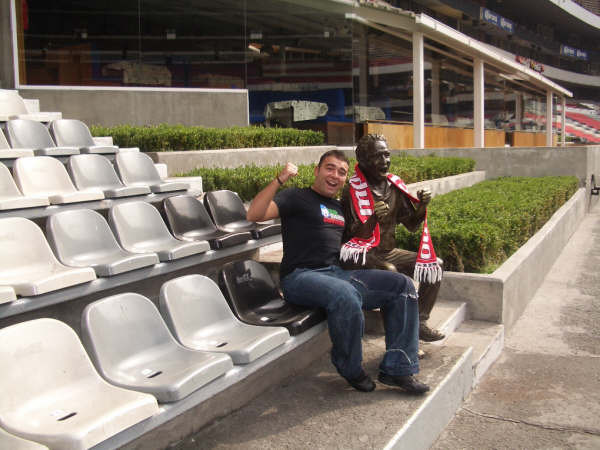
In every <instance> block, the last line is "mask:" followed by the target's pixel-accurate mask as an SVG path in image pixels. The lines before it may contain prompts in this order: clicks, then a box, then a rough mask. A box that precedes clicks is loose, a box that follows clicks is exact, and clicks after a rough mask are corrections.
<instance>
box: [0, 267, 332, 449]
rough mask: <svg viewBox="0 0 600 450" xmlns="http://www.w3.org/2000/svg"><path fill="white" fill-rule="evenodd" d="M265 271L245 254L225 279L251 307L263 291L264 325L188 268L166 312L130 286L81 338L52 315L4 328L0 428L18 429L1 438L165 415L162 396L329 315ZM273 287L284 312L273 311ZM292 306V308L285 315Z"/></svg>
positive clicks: (68, 443)
mask: <svg viewBox="0 0 600 450" xmlns="http://www.w3.org/2000/svg"><path fill="white" fill-rule="evenodd" d="M261 270H262V272H261ZM265 272H266V269H265V268H264V267H263V266H261V265H260V264H259V263H257V262H255V261H240V262H236V263H230V264H228V265H227V266H226V267H225V268H224V269H223V271H222V276H221V278H220V280H221V281H222V282H223V283H224V285H225V286H226V287H227V289H226V291H225V292H226V293H227V295H228V296H230V297H231V296H232V295H233V296H238V297H241V298H234V299H233V302H237V303H238V304H240V305H245V306H244V307H247V306H248V305H253V301H254V299H256V298H261V299H262V305H261V306H259V307H258V308H257V309H256V310H255V313H256V315H257V317H258V323H257V322H250V323H249V322H248V320H246V318H245V317H247V316H242V317H240V316H239V315H238V314H237V312H236V309H233V310H232V309H230V307H228V302H229V303H230V304H231V302H232V298H229V299H225V297H224V296H223V293H222V291H221V289H219V287H218V285H217V284H216V283H215V282H214V281H212V280H211V279H210V278H207V277H205V276H202V275H186V276H183V277H179V278H175V279H172V280H169V281H167V282H166V283H164V284H163V285H162V287H161V289H160V295H159V306H160V311H159V309H158V308H157V307H156V306H155V305H154V304H153V303H152V302H151V301H150V300H149V299H148V298H146V297H144V296H142V295H139V294H136V293H130V292H127V293H122V294H118V295H114V296H111V297H106V298H103V299H100V300H97V301H95V302H93V303H90V304H89V305H88V306H87V307H86V308H85V309H84V311H83V314H82V319H81V324H82V325H81V336H82V339H81V340H79V338H78V336H77V334H76V333H75V331H74V330H73V329H72V328H70V327H69V326H68V325H66V324H65V323H63V322H61V321H58V320H55V319H50V318H42V319H34V320H30V321H25V322H21V323H18V324H15V325H11V326H8V327H5V328H3V329H1V330H0V364H1V365H2V367H3V370H2V371H0V388H1V389H2V390H3V392H4V394H3V395H2V396H0V419H1V421H0V428H3V429H4V430H5V431H6V432H8V433H11V434H12V436H11V435H9V434H6V433H0V446H1V447H2V448H17V449H20V448H43V447H42V446H41V445H45V446H48V447H50V448H53V449H67V448H68V449H83V448H89V447H91V446H93V445H95V444H97V443H99V442H102V441H103V440H105V439H108V438H109V437H110V436H112V435H114V434H116V433H118V432H120V431H122V430H124V429H126V428H128V427H130V426H132V425H134V424H135V423H138V422H140V421H143V420H145V419H147V418H149V417H151V416H154V415H156V414H160V413H161V412H162V410H161V409H159V408H158V404H157V403H170V402H177V401H180V400H182V399H184V398H185V397H187V396H189V395H190V394H192V393H193V392H195V391H197V390H199V389H201V388H202V387H203V386H205V385H207V384H208V383H210V382H211V381H213V380H215V379H217V378H219V377H221V376H223V375H224V374H226V373H227V372H228V371H229V370H230V369H232V367H233V365H245V364H249V363H251V362H253V361H255V360H257V359H258V358H260V357H261V356H263V355H265V354H267V353H268V352H270V351H272V350H274V349H276V348H277V347H279V346H281V345H283V344H284V343H285V342H286V341H287V340H288V339H289V337H290V334H292V335H293V334H298V333H299V332H301V331H304V330H306V329H308V328H310V327H312V326H313V325H315V324H317V323H319V322H320V321H322V320H323V315H322V312H321V311H316V310H308V309H302V308H294V307H291V306H290V305H287V304H285V303H284V302H283V301H282V300H281V299H280V297H279V294H278V293H277V292H276V291H277V290H276V288H275V287H274V284H273V283H272V280H271V279H270V277H269V276H268V272H266V274H267V275H266V276H267V277H268V279H266V278H265V275H264V273H265ZM274 295H275V296H277V297H278V298H279V301H280V303H281V305H282V306H281V308H280V310H281V311H280V312H282V314H279V316H277V315H276V314H272V311H271V314H270V315H269V312H270V310H272V309H273V308H272V304H273V303H274V302H273V296H274ZM254 306H256V305H254ZM261 308H262V309H261ZM286 308H287V309H288V310H293V312H294V314H295V315H293V314H288V317H287V319H286V320H281V318H282V317H284V316H285V312H284V311H283V309H286ZM232 311H233V312H232ZM298 324H300V327H299V326H298ZM281 325H284V326H286V327H287V328H285V327H282V326H281ZM82 342H83V344H82ZM88 355H89V356H88ZM19 439H27V440H29V441H33V442H35V443H39V444H40V445H38V446H36V445H35V444H32V443H29V444H27V445H31V447H28V446H27V445H26V443H24V442H23V441H20V440H19Z"/></svg>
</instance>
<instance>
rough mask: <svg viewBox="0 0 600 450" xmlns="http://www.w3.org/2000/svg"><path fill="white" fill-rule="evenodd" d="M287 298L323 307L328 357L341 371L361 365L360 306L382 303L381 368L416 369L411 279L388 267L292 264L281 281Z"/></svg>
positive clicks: (350, 374) (351, 373) (355, 371)
mask: <svg viewBox="0 0 600 450" xmlns="http://www.w3.org/2000/svg"><path fill="white" fill-rule="evenodd" d="M281 287H282V289H283V294H284V296H285V299H286V300H287V301H289V302H290V303H295V304H297V305H303V306H310V307H315V306H318V307H322V308H325V310H326V311H327V324H328V326H329V336H330V337H331V342H332V344H333V347H332V350H331V362H332V363H333V365H334V366H335V367H336V369H337V370H338V372H339V373H340V375H342V376H343V377H345V378H350V379H353V378H356V377H358V375H359V374H360V373H361V370H362V342H361V338H362V335H363V331H364V325H365V323H364V316H363V312H362V310H363V309H366V310H369V309H375V308H381V311H382V313H383V317H384V324H385V331H386V332H385V347H386V352H385V355H384V357H383V361H382V362H381V364H380V366H379V369H380V370H381V371H382V372H384V373H386V374H388V375H394V376H402V375H412V374H415V373H417V372H418V371H419V359H418V354H417V352H418V346H419V307H418V303H417V294H416V292H415V288H414V285H413V283H412V281H411V280H410V279H409V278H407V277H406V276H405V275H402V274H401V273H396V272H390V271H387V270H375V269H373V270H343V269H341V268H340V267H338V266H328V267H323V268H320V269H295V270H294V271H293V272H292V273H290V274H288V275H286V276H285V277H284V278H283V280H282V281H281Z"/></svg>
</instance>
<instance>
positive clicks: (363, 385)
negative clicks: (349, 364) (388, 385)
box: [346, 370, 375, 392]
mask: <svg viewBox="0 0 600 450" xmlns="http://www.w3.org/2000/svg"><path fill="white" fill-rule="evenodd" d="M346 381H347V382H348V384H349V385H350V386H352V387H353V388H354V389H356V390H357V391H361V392H371V391H374V390H375V383H374V382H373V380H372V379H371V377H370V376H369V375H367V374H366V373H365V371H364V370H361V373H360V375H359V376H357V377H356V378H352V379H350V378H346Z"/></svg>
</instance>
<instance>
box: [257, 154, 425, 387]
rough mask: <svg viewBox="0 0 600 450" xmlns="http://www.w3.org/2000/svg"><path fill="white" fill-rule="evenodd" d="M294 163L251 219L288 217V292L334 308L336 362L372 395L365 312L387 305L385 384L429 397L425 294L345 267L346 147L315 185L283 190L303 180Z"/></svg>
mask: <svg viewBox="0 0 600 450" xmlns="http://www.w3.org/2000/svg"><path fill="white" fill-rule="evenodd" d="M297 170H298V169H297V167H296V166H295V165H294V164H291V163H288V164H287V165H286V166H285V168H284V169H283V170H282V171H281V173H280V174H279V175H278V176H277V177H276V178H275V179H274V180H273V181H272V182H271V183H270V184H269V185H268V186H266V187H265V188H264V189H263V190H262V191H260V192H259V193H258V194H257V195H256V197H255V198H254V200H253V201H252V203H251V205H250V208H249V209H248V214H247V219H248V220H251V221H264V220H269V219H274V218H277V217H281V225H282V236H283V260H282V262H281V268H280V279H281V287H282V289H283V293H284V295H285V299H286V300H287V301H289V302H291V303H294V304H298V305H302V306H308V307H322V308H325V310H326V311H327V322H328V326H329V335H330V337H331V341H332V344H333V347H332V350H331V361H332V362H333V364H334V366H335V367H336V369H337V371H338V372H339V373H340V375H341V376H342V377H344V378H345V379H346V380H347V381H348V383H349V384H350V385H351V386H353V387H354V388H355V389H358V390H359V391H363V392H370V391H372V390H374V389H375V383H374V382H373V381H372V379H371V378H370V377H369V375H367V374H366V373H365V371H364V370H363V367H362V342H361V338H362V334H363V329H364V316H363V312H362V309H367V310H368V309H375V308H380V309H381V311H382V312H383V315H384V321H385V329H386V338H385V342H386V352H385V355H384V357H383V360H382V362H381V364H380V366H379V370H380V371H379V377H378V378H379V381H380V382H381V383H384V384H387V385H391V386H397V387H400V388H402V389H403V390H405V391H407V392H410V393H414V394H422V393H424V392H427V391H428V390H429V387H428V386H427V385H425V384H423V383H420V382H419V381H417V380H416V378H415V377H414V376H413V375H414V374H416V373H418V371H419V360H418V357H417V352H418V345H419V317H418V314H419V313H418V305H417V295H416V292H415V289H414V286H413V284H412V281H411V280H410V279H409V278H407V277H406V276H404V275H402V274H400V273H397V272H390V271H386V270H350V271H344V270H342V269H341V267H340V265H339V264H340V261H339V255H340V247H341V244H342V234H343V232H344V224H345V222H344V216H343V213H342V206H341V204H340V202H339V201H338V200H337V199H336V198H335V196H336V194H337V193H338V192H339V190H340V189H341V188H342V186H343V185H344V183H345V181H346V177H347V175H348V159H347V158H346V156H345V155H344V154H343V152H340V151H338V150H331V151H328V152H326V153H325V154H323V155H322V156H321V159H320V160H319V164H318V165H317V166H316V167H315V170H314V174H315V179H314V181H313V184H312V186H311V187H309V188H304V189H300V188H290V189H285V190H283V191H281V192H279V193H278V194H277V195H275V194H276V193H277V190H278V188H279V187H280V186H281V185H283V184H285V182H287V181H288V180H289V179H290V178H292V177H294V176H296V174H297Z"/></svg>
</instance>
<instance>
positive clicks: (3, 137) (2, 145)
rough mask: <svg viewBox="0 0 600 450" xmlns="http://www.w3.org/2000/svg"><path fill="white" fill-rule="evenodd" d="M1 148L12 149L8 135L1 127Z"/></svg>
mask: <svg viewBox="0 0 600 450" xmlns="http://www.w3.org/2000/svg"><path fill="white" fill-rule="evenodd" d="M0 150H10V145H8V141H7V140H6V136H4V132H3V131H2V129H1V128H0Z"/></svg>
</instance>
